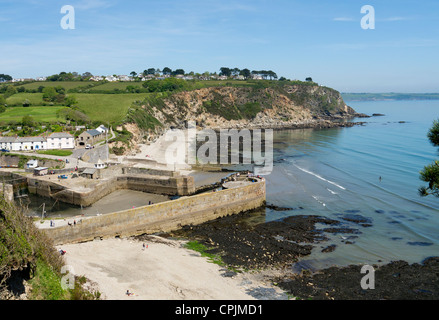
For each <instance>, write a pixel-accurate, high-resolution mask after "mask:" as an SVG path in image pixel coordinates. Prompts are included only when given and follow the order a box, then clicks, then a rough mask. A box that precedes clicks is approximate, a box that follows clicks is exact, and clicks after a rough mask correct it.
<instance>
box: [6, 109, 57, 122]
mask: <svg viewBox="0 0 439 320" xmlns="http://www.w3.org/2000/svg"><path fill="white" fill-rule="evenodd" d="M61 108H64V107H62V106H56V107H48V106H39V107H26V108H25V107H8V108H7V109H6V111H5V112H3V113H0V122H9V121H16V122H20V121H21V119H22V118H23V116H25V115H30V116H32V118H34V120H35V121H38V122H55V121H59V120H60V119H58V118H57V117H56V112H57V111H58V110H59V109H61Z"/></svg>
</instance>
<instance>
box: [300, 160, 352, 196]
mask: <svg viewBox="0 0 439 320" xmlns="http://www.w3.org/2000/svg"><path fill="white" fill-rule="evenodd" d="M294 166H295V167H296V168H297V169H299V170H301V171H303V172H305V173H308V174H310V175H313V176H314V177H316V178H318V179H320V180H322V181H325V182H327V183H330V184H332V185H334V186H336V187H337V188H340V189H342V190H346V188H345V187H343V186H341V185H339V184H338V183H335V182H334V181H331V180H328V179H325V178H323V177H322V176H321V175H318V174H317V173H315V172H312V171H308V170H306V169H303V168H301V167H299V166H298V165H296V164H294Z"/></svg>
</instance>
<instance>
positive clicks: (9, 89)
mask: <svg viewBox="0 0 439 320" xmlns="http://www.w3.org/2000/svg"><path fill="white" fill-rule="evenodd" d="M16 93H17V89H15V87H14V86H12V85H9V86H7V87H6V92H5V93H4V96H5V98H6V99H7V98H9V97H10V96H12V95H14V94H16Z"/></svg>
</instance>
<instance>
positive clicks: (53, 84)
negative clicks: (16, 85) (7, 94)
mask: <svg viewBox="0 0 439 320" xmlns="http://www.w3.org/2000/svg"><path fill="white" fill-rule="evenodd" d="M88 83H89V81H37V82H32V83H26V84H24V85H22V86H20V87H24V88H25V89H38V88H39V87H40V86H43V87H58V86H61V87H63V88H64V89H66V90H69V89H73V88H77V87H82V86H85V85H87V84H88Z"/></svg>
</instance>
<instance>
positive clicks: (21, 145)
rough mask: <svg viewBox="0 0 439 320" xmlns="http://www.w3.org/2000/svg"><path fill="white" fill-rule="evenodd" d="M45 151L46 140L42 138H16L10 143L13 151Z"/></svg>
mask: <svg viewBox="0 0 439 320" xmlns="http://www.w3.org/2000/svg"><path fill="white" fill-rule="evenodd" d="M44 149H47V143H46V139H45V138H44V137H18V138H17V139H16V140H15V141H14V142H13V143H12V150H14V151H30V150H44Z"/></svg>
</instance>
